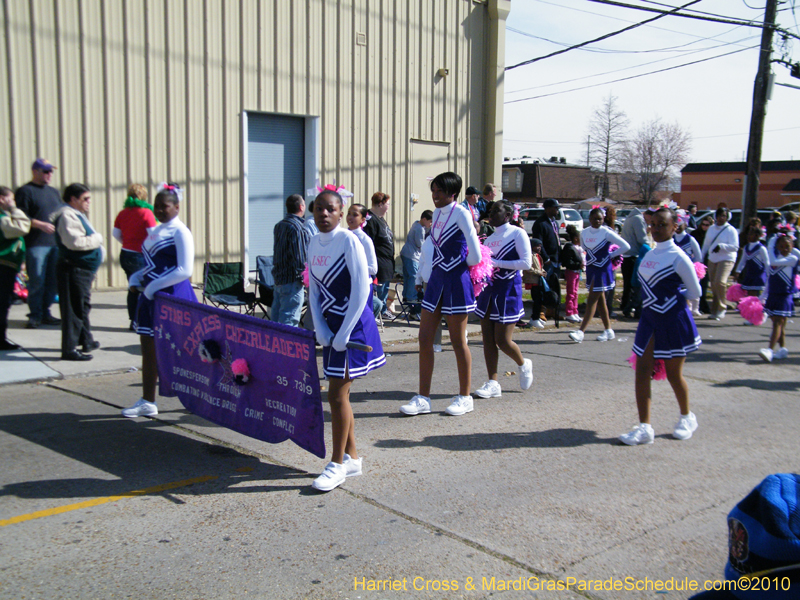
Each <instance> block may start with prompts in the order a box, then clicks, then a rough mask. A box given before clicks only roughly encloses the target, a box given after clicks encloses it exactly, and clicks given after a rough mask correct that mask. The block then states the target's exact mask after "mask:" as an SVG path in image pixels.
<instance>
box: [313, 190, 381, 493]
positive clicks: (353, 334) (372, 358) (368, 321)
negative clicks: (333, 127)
mask: <svg viewBox="0 0 800 600" xmlns="http://www.w3.org/2000/svg"><path fill="white" fill-rule="evenodd" d="M343 204H344V203H343V201H342V197H341V196H340V195H339V194H338V193H337V192H335V191H330V190H325V191H323V192H321V193H320V194H319V195H318V196H317V197H316V198H315V199H314V222H315V223H316V225H317V227H318V228H319V233H318V234H317V235H315V236H314V237H313V238H311V242H310V243H309V245H308V264H309V268H308V275H309V276H308V282H309V289H308V303H309V306H310V308H311V314H312V315H313V317H314V325H315V329H316V334H317V342H319V344H320V345H321V346H322V363H323V369H324V372H325V375H326V376H327V377H328V382H329V386H330V387H329V390H328V403H329V404H330V407H331V429H332V437H333V452H332V453H331V462H329V463H328V464H327V465H326V467H325V470H324V471H323V472H322V474H321V475H320V476H319V477H317V478H316V479H315V480H314V483H313V484H312V486H313V487H314V488H315V489H318V490H320V491H322V492H328V491H330V490H332V489H334V488H335V487H337V486H339V485H341V484H342V483H344V480H345V479H346V478H347V477H352V476H354V475H361V459H360V458H359V457H358V452H357V451H356V438H355V419H354V417H353V409H352V407H351V406H350V385H351V383H352V382H353V379H355V378H357V377H363V376H364V375H366V374H367V373H369V372H370V371H372V370H373V369H377V368H378V367H382V366H383V365H384V364H386V357H385V356H384V355H383V348H382V346H381V338H380V336H379V335H378V329H377V327H376V326H375V318H374V317H373V316H372V297H371V295H370V280H369V274H368V272H367V257H366V254H365V253H364V247H363V246H362V245H361V242H359V240H358V238H357V237H356V236H355V235H353V234H352V233H351V232H349V231H347V230H345V229H342V228H340V227H339V221H341V219H342V208H343ZM349 342H355V343H358V344H362V345H366V346H371V347H372V349H371V350H369V351H363V350H356V349H350V348H348V347H347V346H348V343H349Z"/></svg>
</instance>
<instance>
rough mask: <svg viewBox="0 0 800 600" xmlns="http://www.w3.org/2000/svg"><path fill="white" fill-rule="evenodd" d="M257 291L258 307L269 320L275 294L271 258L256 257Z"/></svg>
mask: <svg viewBox="0 0 800 600" xmlns="http://www.w3.org/2000/svg"><path fill="white" fill-rule="evenodd" d="M256 290H257V295H256V305H257V306H258V307H259V308H260V309H261V310H262V311H264V318H265V319H269V318H270V308H271V307H272V298H273V294H274V292H275V279H274V278H273V277H272V257H271V256H256Z"/></svg>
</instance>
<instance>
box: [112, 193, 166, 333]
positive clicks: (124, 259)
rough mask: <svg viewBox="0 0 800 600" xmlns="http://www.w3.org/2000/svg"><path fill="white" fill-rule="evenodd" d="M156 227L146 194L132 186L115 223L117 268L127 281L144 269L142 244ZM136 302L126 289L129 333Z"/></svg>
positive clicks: (135, 293)
mask: <svg viewBox="0 0 800 600" xmlns="http://www.w3.org/2000/svg"><path fill="white" fill-rule="evenodd" d="M156 225H157V223H156V217H155V213H153V205H152V204H150V203H149V202H148V201H147V190H146V189H145V187H144V186H143V185H142V184H140V183H134V184H133V185H131V186H130V187H129V188H128V197H127V198H125V204H123V206H122V210H121V211H120V213H119V214H118V215H117V218H116V219H114V230H113V231H112V235H113V236H114V239H115V240H117V241H118V242H119V243H120V244H122V250H121V251H120V253H119V266H121V267H122V270H123V271H125V276H126V277H127V278H128V281H130V279H131V275H133V274H134V273H136V271H138V270H140V269H143V268H144V266H145V265H144V256H143V255H142V242H144V241H145V239H147V235H148V234H149V233H150V231H151V230H152V229H153V228H154V227H155V226H156ZM138 302H139V292H137V291H136V290H134V289H132V288H131V287H130V285H129V286H128V319H129V320H130V329H131V330H133V321H134V319H135V318H136V304H137V303H138Z"/></svg>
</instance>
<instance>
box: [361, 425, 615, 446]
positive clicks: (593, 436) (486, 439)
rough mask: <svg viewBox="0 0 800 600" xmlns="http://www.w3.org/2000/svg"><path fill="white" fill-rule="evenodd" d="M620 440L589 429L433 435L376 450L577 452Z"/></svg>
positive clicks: (385, 442)
mask: <svg viewBox="0 0 800 600" xmlns="http://www.w3.org/2000/svg"><path fill="white" fill-rule="evenodd" d="M615 443H617V438H599V437H597V433H596V432H594V431H589V430H588V429H549V430H547V431H526V432H518V433H512V432H498V433H473V434H469V435H464V434H457V435H431V436H428V437H426V438H425V439H423V440H420V441H415V440H401V439H393V440H379V441H377V442H375V446H376V447H377V448H414V447H417V446H431V447H433V448H440V449H442V450H460V451H472V450H507V449H512V448H574V447H577V446H585V445H587V444H615Z"/></svg>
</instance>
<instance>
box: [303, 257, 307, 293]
mask: <svg viewBox="0 0 800 600" xmlns="http://www.w3.org/2000/svg"><path fill="white" fill-rule="evenodd" d="M303 287H308V263H306V268H305V269H303Z"/></svg>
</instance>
